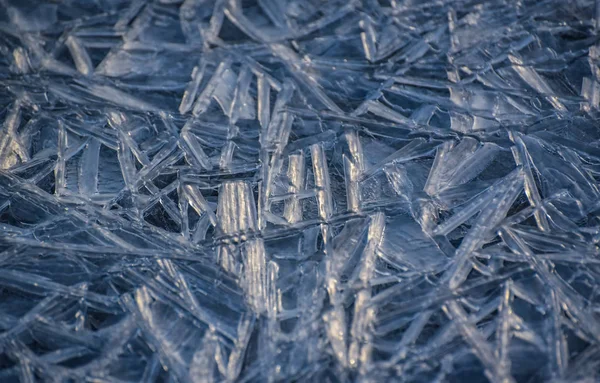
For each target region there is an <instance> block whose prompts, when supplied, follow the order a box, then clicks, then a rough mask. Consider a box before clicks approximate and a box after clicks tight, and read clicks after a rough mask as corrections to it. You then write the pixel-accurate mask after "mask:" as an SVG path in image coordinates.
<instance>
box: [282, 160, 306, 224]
mask: <svg viewBox="0 0 600 383" xmlns="http://www.w3.org/2000/svg"><path fill="white" fill-rule="evenodd" d="M305 167H306V164H305V159H304V151H300V153H298V154H292V155H290V156H289V161H288V171H287V176H288V178H289V180H290V186H289V187H288V193H290V194H292V196H291V197H290V198H288V199H287V200H286V201H285V208H284V213H283V215H284V217H285V219H286V220H287V221H288V222H289V223H292V224H293V223H297V222H300V221H302V201H301V200H300V199H299V198H298V196H297V194H298V193H299V192H300V191H303V190H304V184H305V182H306V180H305V178H306V169H305Z"/></svg>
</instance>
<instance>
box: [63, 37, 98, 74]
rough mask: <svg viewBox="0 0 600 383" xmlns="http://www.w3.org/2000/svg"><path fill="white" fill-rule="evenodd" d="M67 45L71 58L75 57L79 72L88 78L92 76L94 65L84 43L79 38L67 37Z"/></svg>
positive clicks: (74, 60)
mask: <svg viewBox="0 0 600 383" xmlns="http://www.w3.org/2000/svg"><path fill="white" fill-rule="evenodd" d="M65 44H66V46H67V48H68V49H69V52H70V53H71V57H73V62H74V63H75V67H76V68H77V70H78V71H79V72H80V73H82V74H84V75H86V76H89V75H90V74H92V73H93V72H94V65H93V64H92V59H91V58H90V55H89V53H88V51H87V49H86V48H85V46H84V45H83V43H82V42H81V41H80V40H79V39H78V38H77V37H75V36H72V35H71V36H69V37H67V40H66V41H65Z"/></svg>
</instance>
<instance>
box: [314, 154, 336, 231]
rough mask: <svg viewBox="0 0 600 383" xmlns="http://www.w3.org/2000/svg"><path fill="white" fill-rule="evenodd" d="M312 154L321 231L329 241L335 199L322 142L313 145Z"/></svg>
mask: <svg viewBox="0 0 600 383" xmlns="http://www.w3.org/2000/svg"><path fill="white" fill-rule="evenodd" d="M310 154H311V158H312V166H313V174H314V177H315V186H316V188H317V205H318V209H319V218H320V219H321V221H322V224H321V231H322V233H323V240H324V241H325V243H327V241H328V240H329V235H330V233H329V228H328V227H329V225H328V221H329V218H331V215H332V214H333V199H332V196H331V186H330V180H329V169H328V167H327V157H326V156H325V150H324V149H323V146H322V145H321V144H313V145H311V147H310Z"/></svg>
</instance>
